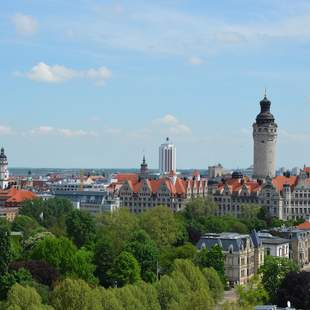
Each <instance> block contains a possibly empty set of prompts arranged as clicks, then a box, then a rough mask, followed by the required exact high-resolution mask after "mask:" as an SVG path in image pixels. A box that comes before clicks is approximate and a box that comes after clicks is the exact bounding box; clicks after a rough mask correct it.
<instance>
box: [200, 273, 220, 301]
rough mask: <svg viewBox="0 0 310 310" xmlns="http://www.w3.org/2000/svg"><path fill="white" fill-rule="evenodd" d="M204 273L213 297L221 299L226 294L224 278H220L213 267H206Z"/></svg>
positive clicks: (216, 299)
mask: <svg viewBox="0 0 310 310" xmlns="http://www.w3.org/2000/svg"><path fill="white" fill-rule="evenodd" d="M202 273H203V275H204V276H205V278H206V279H207V282H208V284H209V288H210V292H211V295H212V297H213V299H214V300H215V301H216V302H218V301H220V300H221V299H222V298H223V295H224V285H223V282H222V279H221V278H220V276H219V275H218V273H217V272H216V270H215V269H214V268H212V267H211V268H204V269H203V270H202Z"/></svg>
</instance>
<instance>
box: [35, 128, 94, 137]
mask: <svg viewBox="0 0 310 310" xmlns="http://www.w3.org/2000/svg"><path fill="white" fill-rule="evenodd" d="M30 134H31V135H59V136H63V137H66V138H73V137H87V136H88V137H96V136H98V133H96V132H95V131H86V130H83V129H76V130H75V129H68V128H55V127H52V126H40V127H37V128H34V129H31V130H30Z"/></svg>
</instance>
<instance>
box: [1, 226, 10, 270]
mask: <svg viewBox="0 0 310 310" xmlns="http://www.w3.org/2000/svg"><path fill="white" fill-rule="evenodd" d="M0 253H1V255H0V276H1V275H3V274H4V273H5V272H7V270H8V264H9V262H10V259H11V244H10V231H9V229H8V227H7V226H6V225H0Z"/></svg>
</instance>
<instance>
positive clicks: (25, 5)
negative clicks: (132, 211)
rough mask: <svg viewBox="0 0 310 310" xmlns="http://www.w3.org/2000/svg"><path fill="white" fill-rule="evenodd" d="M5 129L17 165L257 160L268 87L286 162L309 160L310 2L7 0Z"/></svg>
mask: <svg viewBox="0 0 310 310" xmlns="http://www.w3.org/2000/svg"><path fill="white" fill-rule="evenodd" d="M0 55H1V57H0V67H1V70H0V83H1V88H0V89H1V97H0V98H1V114H0V142H1V144H2V145H4V146H5V148H6V150H7V153H8V156H9V161H10V165H11V166H19V167H21V166H28V167H136V166H138V165H139V163H140V161H141V159H142V155H143V153H145V155H146V157H147V159H148V162H149V165H150V166H151V167H153V168H156V167H157V165H158V159H157V157H158V146H159V144H160V143H161V142H162V141H163V140H164V138H165V137H166V136H170V137H171V139H172V140H173V141H174V142H175V144H176V146H177V166H178V167H179V168H206V167H208V165H212V164H215V163H218V162H221V163H222V164H223V165H224V166H225V167H247V166H249V165H250V164H251V163H252V157H253V154H252V148H253V146H252V133H251V130H252V127H251V126H252V123H253V121H254V119H255V117H256V115H257V113H258V112H259V100H260V99H261V97H262V95H263V91H264V88H265V87H266V88H267V93H268V97H269V99H270V100H271V101H272V112H273V114H274V115H275V117H276V120H277V123H278V126H279V131H280V133H279V138H278V155H277V166H278V167H280V166H286V167H293V166H302V165H303V164H310V163H309V156H308V154H309V151H310V143H309V141H310V89H309V82H310V70H309V68H310V3H309V1H302V0H295V1H291V0H259V1H257V0H256V1H251V0H226V1H225V0H223V1H211V0H210V1H209V0H200V1H198V0H156V1H155V0H153V1H147V0H144V1H142V0H140V1H139V0H130V1H129V0H127V1H121V0H119V1H104V0H66V1H63V0H44V1H42V0H20V1H18V0H10V1H9V0H5V1H1V4H0Z"/></svg>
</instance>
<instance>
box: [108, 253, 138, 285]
mask: <svg viewBox="0 0 310 310" xmlns="http://www.w3.org/2000/svg"><path fill="white" fill-rule="evenodd" d="M140 273H141V268H140V265H139V263H138V262H137V260H136V259H135V257H134V256H133V255H132V254H131V253H128V252H125V251H124V252H121V254H120V255H119V256H118V257H117V258H116V259H115V261H114V263H113V268H112V272H111V279H112V280H113V282H114V283H115V284H116V285H117V286H124V285H126V284H133V283H135V282H137V281H139V280H140Z"/></svg>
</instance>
